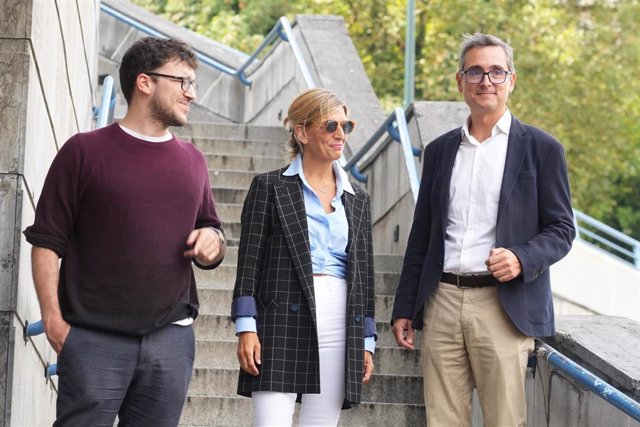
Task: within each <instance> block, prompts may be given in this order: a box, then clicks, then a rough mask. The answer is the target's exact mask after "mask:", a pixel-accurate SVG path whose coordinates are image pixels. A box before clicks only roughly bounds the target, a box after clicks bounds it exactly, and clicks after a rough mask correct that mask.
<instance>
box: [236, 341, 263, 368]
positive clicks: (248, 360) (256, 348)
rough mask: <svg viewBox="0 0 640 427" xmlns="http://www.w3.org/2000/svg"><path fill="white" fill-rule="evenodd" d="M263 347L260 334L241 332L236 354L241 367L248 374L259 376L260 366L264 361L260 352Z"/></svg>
mask: <svg viewBox="0 0 640 427" xmlns="http://www.w3.org/2000/svg"><path fill="white" fill-rule="evenodd" d="M261 350H262V347H261V346H260V340H259V339H258V334H256V333H255V332H241V333H240V336H239V337H238V349H237V350H236V355H237V356H238V360H239V361H240V368H241V369H242V370H243V371H245V372H247V373H248V374H251V375H253V376H254V377H255V376H257V375H258V374H259V373H260V372H259V371H258V366H257V365H260V364H261V363H262V361H261V360H260V353H261Z"/></svg>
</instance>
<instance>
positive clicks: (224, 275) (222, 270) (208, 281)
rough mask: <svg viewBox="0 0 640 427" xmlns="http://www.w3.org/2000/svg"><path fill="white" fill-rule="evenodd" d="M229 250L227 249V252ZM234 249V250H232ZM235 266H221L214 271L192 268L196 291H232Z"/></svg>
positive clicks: (234, 280)
mask: <svg viewBox="0 0 640 427" xmlns="http://www.w3.org/2000/svg"><path fill="white" fill-rule="evenodd" d="M229 249H231V248H227V250H229ZM233 249H236V248H233ZM236 271H237V268H236V266H235V265H229V264H225V263H224V261H223V264H222V265H220V266H218V267H217V268H215V269H214V270H202V269H200V268H197V267H196V268H194V269H193V272H194V274H195V277H196V283H197V285H198V289H199V290H200V289H233V286H234V285H235V282H236Z"/></svg>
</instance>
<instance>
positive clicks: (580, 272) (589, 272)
mask: <svg viewBox="0 0 640 427" xmlns="http://www.w3.org/2000/svg"><path fill="white" fill-rule="evenodd" d="M551 274H552V276H553V291H554V293H555V294H556V295H558V296H559V297H560V298H564V299H567V300H570V301H572V302H573V303H574V304H576V305H579V306H581V307H584V308H586V309H588V310H590V311H592V312H594V313H599V314H606V315H610V316H623V317H627V318H629V319H632V320H635V321H637V322H640V270H638V269H637V268H634V267H633V266H632V265H631V264H629V263H626V262H624V261H621V260H620V259H618V258H616V257H614V256H612V255H611V254H609V253H607V252H605V251H603V250H601V249H599V248H597V247H595V246H594V245H591V244H589V243H587V242H584V241H581V240H576V241H575V242H573V248H572V249H571V252H569V254H568V255H567V256H566V257H565V258H564V259H562V260H561V261H560V262H558V263H557V264H555V265H554V266H553V267H552V268H551ZM564 313H566V314H568V313H567V312H563V314H564Z"/></svg>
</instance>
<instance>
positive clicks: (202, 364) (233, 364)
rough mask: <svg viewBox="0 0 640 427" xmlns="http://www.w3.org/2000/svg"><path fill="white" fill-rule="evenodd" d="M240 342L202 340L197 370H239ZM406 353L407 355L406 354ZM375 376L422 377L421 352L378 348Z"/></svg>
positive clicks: (197, 358)
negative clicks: (237, 349)
mask: <svg viewBox="0 0 640 427" xmlns="http://www.w3.org/2000/svg"><path fill="white" fill-rule="evenodd" d="M237 343H238V340H237V339H236V338H235V337H234V339H231V340H215V341H212V340H200V339H198V341H197V342H196V360H195V365H194V367H195V368H214V369H239V367H240V365H239V363H238V358H237V356H236V346H237ZM405 353H406V354H405ZM374 364H375V372H374V373H375V375H390V374H397V375H414V376H420V375H422V364H421V359H420V352H419V351H413V352H406V351H404V350H403V349H400V348H397V347H394V348H390V347H378V348H377V349H376V353H375V355H374Z"/></svg>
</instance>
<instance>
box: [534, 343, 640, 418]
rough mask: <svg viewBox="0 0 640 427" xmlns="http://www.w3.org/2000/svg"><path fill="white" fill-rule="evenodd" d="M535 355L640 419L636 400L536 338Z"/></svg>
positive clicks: (639, 406)
mask: <svg viewBox="0 0 640 427" xmlns="http://www.w3.org/2000/svg"><path fill="white" fill-rule="evenodd" d="M535 354H536V357H537V358H538V359H542V360H546V361H548V362H549V363H550V364H551V365H553V366H554V367H555V368H556V369H558V370H559V371H560V372H562V373H563V374H565V375H566V376H568V377H569V378H570V379H572V380H574V381H576V382H577V383H578V384H580V385H582V386H583V387H586V388H587V389H588V390H589V391H591V392H592V393H595V394H596V395H598V396H599V397H601V398H602V399H604V400H605V401H607V402H608V403H609V404H610V405H613V406H615V407H616V408H618V409H620V410H621V411H622V412H624V413H625V414H627V415H629V416H630V417H631V418H633V419H634V420H636V421H640V403H638V402H636V401H635V400H633V399H632V398H630V397H629V396H627V395H626V394H624V393H622V392H621V391H620V390H618V389H617V388H615V387H614V386H612V385H611V384H609V383H607V382H606V381H604V380H603V379H602V378H599V377H598V376H596V375H594V374H593V373H592V372H590V371H589V370H587V369H585V368H584V367H582V366H580V365H579V364H577V363H576V362H574V361H573V360H571V359H569V358H568V357H567V356H565V355H564V354H562V353H560V352H559V351H558V350H556V349H554V348H553V347H551V346H549V345H548V344H545V343H543V342H541V341H537V340H536V350H535Z"/></svg>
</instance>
